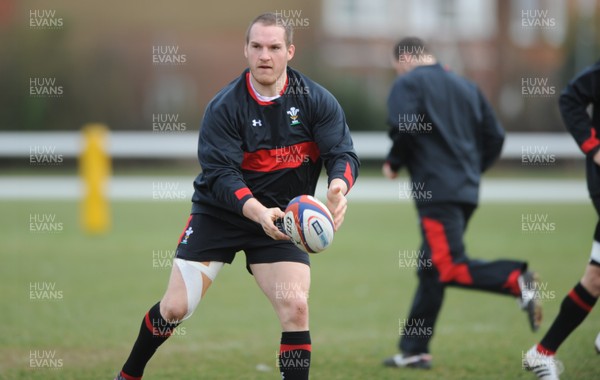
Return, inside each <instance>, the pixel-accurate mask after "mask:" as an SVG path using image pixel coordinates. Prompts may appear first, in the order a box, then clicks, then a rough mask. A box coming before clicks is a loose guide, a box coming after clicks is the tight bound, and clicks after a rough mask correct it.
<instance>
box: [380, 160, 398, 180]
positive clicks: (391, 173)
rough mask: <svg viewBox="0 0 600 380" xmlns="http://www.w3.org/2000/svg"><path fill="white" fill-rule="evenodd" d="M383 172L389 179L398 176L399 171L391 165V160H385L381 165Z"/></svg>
mask: <svg viewBox="0 0 600 380" xmlns="http://www.w3.org/2000/svg"><path fill="white" fill-rule="evenodd" d="M381 172H382V173H383V176H384V177H385V178H387V179H394V178H396V177H398V172H395V171H393V170H392V167H391V166H390V163H389V162H385V163H384V164H383V166H382V167H381Z"/></svg>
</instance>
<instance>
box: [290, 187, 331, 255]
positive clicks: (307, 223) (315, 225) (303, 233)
mask: <svg viewBox="0 0 600 380" xmlns="http://www.w3.org/2000/svg"><path fill="white" fill-rule="evenodd" d="M284 213H285V216H284V217H283V229H284V231H285V233H286V234H287V235H288V236H289V237H290V238H291V240H292V242H294V244H296V246H298V248H300V249H301V250H303V251H305V252H308V253H317V252H321V251H323V250H324V249H326V248H327V247H329V246H330V245H331V243H332V242H333V235H334V229H333V217H332V216H331V213H330V212H329V210H328V209H327V207H326V206H325V205H324V204H323V203H321V202H320V201H319V200H318V199H316V198H315V197H313V196H310V195H299V196H297V197H295V198H294V199H292V200H291V201H290V203H289V204H288V205H287V207H286V208H285V211H284Z"/></svg>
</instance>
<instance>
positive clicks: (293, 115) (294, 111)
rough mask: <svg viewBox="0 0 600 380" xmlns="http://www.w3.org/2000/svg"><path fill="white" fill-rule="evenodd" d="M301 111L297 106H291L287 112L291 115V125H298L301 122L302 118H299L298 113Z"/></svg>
mask: <svg viewBox="0 0 600 380" xmlns="http://www.w3.org/2000/svg"><path fill="white" fill-rule="evenodd" d="M299 112H300V110H299V109H298V108H296V107H291V108H290V109H289V110H288V111H287V114H288V115H290V120H291V123H290V125H298V124H301V123H300V120H298V113H299Z"/></svg>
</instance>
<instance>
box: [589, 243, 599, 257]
mask: <svg viewBox="0 0 600 380" xmlns="http://www.w3.org/2000/svg"><path fill="white" fill-rule="evenodd" d="M590 259H592V260H594V261H595V262H597V263H600V243H599V242H597V241H595V240H594V241H593V242H592V253H591V254H590Z"/></svg>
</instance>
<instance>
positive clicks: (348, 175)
mask: <svg viewBox="0 0 600 380" xmlns="http://www.w3.org/2000/svg"><path fill="white" fill-rule="evenodd" d="M344 178H346V181H348V191H350V188H351V187H352V186H353V185H354V177H353V176H352V168H351V167H350V163H349V162H346V171H344Z"/></svg>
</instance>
